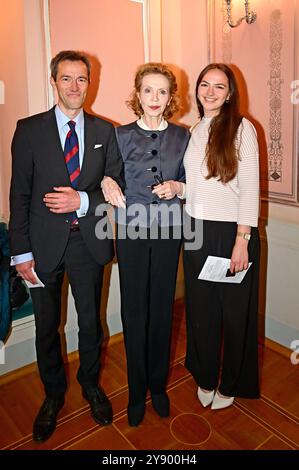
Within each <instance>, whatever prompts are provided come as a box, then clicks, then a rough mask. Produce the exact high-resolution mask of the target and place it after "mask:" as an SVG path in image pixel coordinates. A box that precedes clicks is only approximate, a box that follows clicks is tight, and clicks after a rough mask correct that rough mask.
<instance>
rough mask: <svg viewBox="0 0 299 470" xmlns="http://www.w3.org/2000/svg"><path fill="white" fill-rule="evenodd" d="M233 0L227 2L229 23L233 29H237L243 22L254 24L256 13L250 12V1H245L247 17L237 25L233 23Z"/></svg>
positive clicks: (237, 22)
mask: <svg viewBox="0 0 299 470" xmlns="http://www.w3.org/2000/svg"><path fill="white" fill-rule="evenodd" d="M230 4H231V0H226V10H227V23H228V24H229V26H230V27H231V28H236V26H239V24H241V23H242V21H243V20H246V23H247V24H251V23H254V22H255V20H256V13H255V12H254V11H249V0H245V16H243V17H242V18H240V19H239V20H238V21H236V22H235V23H234V22H233V21H232V18H231V5H230Z"/></svg>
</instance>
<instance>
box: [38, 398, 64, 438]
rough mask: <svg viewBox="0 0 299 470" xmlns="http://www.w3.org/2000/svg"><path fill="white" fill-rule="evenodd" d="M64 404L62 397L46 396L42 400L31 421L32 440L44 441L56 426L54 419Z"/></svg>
mask: <svg viewBox="0 0 299 470" xmlns="http://www.w3.org/2000/svg"><path fill="white" fill-rule="evenodd" d="M63 405H64V398H48V397H46V399H45V401H44V402H43V404H42V406H41V408H40V410H39V412H38V415H37V417H36V418H35V421H34V423H33V434H32V437H33V440H34V441H36V442H44V441H46V440H47V439H48V438H49V437H50V436H51V434H53V432H54V431H55V428H56V419H57V415H58V413H59V411H60V410H61V408H62V407H63Z"/></svg>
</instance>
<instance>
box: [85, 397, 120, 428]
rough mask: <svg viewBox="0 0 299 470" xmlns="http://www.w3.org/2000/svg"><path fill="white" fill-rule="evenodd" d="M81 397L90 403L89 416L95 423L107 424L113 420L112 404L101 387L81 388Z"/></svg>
mask: <svg viewBox="0 0 299 470" xmlns="http://www.w3.org/2000/svg"><path fill="white" fill-rule="evenodd" d="M83 397H84V398H85V400H87V401H88V403H89V405H90V412H91V416H92V417H93V419H94V420H95V422H96V423H98V424H102V425H103V426H107V424H111V423H112V421H113V413H112V406H111V403H110V401H109V400H108V398H107V396H106V395H105V392H104V391H103V390H102V389H101V388H94V389H88V390H85V389H83Z"/></svg>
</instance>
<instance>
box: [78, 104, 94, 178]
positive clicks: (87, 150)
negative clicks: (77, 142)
mask: <svg viewBox="0 0 299 470" xmlns="http://www.w3.org/2000/svg"><path fill="white" fill-rule="evenodd" d="M95 137H96V130H95V126H94V122H93V117H92V116H91V115H90V114H87V113H85V112H84V156H83V164H82V168H81V172H80V176H79V181H78V187H80V186H81V185H83V186H84V184H85V182H86V181H87V180H88V178H89V174H90V169H91V168H92V165H90V163H91V159H92V158H93V144H94V142H95Z"/></svg>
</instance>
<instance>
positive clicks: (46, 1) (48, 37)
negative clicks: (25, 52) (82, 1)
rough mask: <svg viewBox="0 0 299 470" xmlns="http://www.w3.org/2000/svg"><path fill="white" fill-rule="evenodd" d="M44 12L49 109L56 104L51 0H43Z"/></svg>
mask: <svg viewBox="0 0 299 470" xmlns="http://www.w3.org/2000/svg"><path fill="white" fill-rule="evenodd" d="M42 2H43V4H42V14H43V27H44V28H43V29H44V40H45V42H44V47H45V58H46V64H45V71H46V75H47V102H48V109H50V108H52V107H53V106H54V95H53V90H52V86H51V84H50V76H51V73H50V61H51V58H52V50H51V33H50V12H49V0H42Z"/></svg>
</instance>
